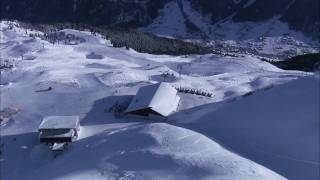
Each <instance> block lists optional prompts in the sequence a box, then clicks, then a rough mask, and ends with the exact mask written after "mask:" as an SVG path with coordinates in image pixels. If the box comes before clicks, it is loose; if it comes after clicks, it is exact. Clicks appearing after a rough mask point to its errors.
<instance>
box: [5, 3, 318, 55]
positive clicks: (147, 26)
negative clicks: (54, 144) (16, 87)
mask: <svg viewBox="0 0 320 180" xmlns="http://www.w3.org/2000/svg"><path fill="white" fill-rule="evenodd" d="M1 3H2V4H1V12H3V13H2V17H1V18H3V19H14V20H16V19H17V20H21V21H27V22H34V23H65V22H73V23H78V24H79V23H85V24H91V25H104V26H107V27H110V26H112V27H114V26H116V27H119V26H120V27H126V28H128V27H131V28H137V29H139V30H141V31H144V32H151V33H154V34H156V35H159V36H166V37H172V38H181V39H188V40H191V41H200V42H202V43H203V42H205V43H206V45H208V46H211V47H213V48H214V49H215V50H216V51H221V50H222V51H224V52H230V51H236V52H242V53H252V54H259V55H261V56H267V57H272V58H286V57H291V56H295V55H300V54H306V53H315V52H318V51H319V47H320V44H319V24H320V23H319V22H320V21H319V2H318V0H281V1H279V0H259V1H256V0H200V1H192V0H159V1H158V0H157V1H153V0H117V1H115V0H103V1H101V0H93V1H92V0H49V1H47V0H46V1H44V0H42V1H38V0H19V1H12V0H2V1H1ZM301 7H303V8H301ZM297 12H299V13H297Z"/></svg>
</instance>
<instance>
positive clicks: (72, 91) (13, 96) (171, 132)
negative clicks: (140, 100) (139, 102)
mask: <svg viewBox="0 0 320 180" xmlns="http://www.w3.org/2000/svg"><path fill="white" fill-rule="evenodd" d="M63 31H64V32H66V33H67V34H73V35H75V36H77V37H79V38H80V39H82V41H79V42H77V43H79V44H77V43H75V44H74V43H72V44H74V45H70V44H69V43H64V42H63V41H61V42H59V43H56V44H50V43H48V42H46V41H43V40H40V39H38V38H31V37H29V36H28V35H27V34H29V33H30V31H29V30H25V29H22V28H19V27H14V28H13V29H10V28H9V27H8V22H1V34H0V37H1V42H0V43H1V61H8V62H10V63H12V64H13V65H14V68H12V69H5V70H4V69H2V70H1V82H0V91H1V94H0V96H1V104H0V105H1V106H0V110H1V113H3V111H4V110H5V109H6V108H14V109H17V110H18V111H14V112H15V113H14V114H11V115H10V116H9V119H10V120H9V121H6V123H1V143H2V144H1V160H0V163H1V166H0V167H1V179H5V180H7V179H10V180H12V179H13V180H14V179H17V180H18V179H21V178H22V177H23V179H71V178H84V179H88V178H92V179H106V178H116V179H117V178H118V179H121V178H122V179H152V178H153V179H234V178H238V177H241V179H283V177H282V176H284V175H286V174H281V175H278V174H277V173H275V172H273V171H271V170H269V169H267V168H265V167H263V166H261V165H259V164H257V163H256V162H253V161H251V160H249V159H248V158H243V157H241V156H239V155H237V153H239V152H236V153H232V152H230V151H229V150H227V149H226V148H225V147H222V146H220V145H218V144H217V143H216V142H215V140H214V139H213V138H211V136H208V137H206V136H207V135H206V134H205V133H204V132H201V131H198V132H195V130H187V129H185V128H182V127H177V126H176V125H175V124H162V123H155V122H148V121H145V120H140V119H132V118H129V117H122V118H115V116H114V114H113V113H112V111H110V109H111V110H112V107H113V106H114V105H115V104H118V105H119V104H120V105H124V104H126V103H128V102H129V101H130V99H131V98H132V95H133V94H134V93H136V91H137V89H138V88H140V87H141V86H144V85H146V84H150V83H156V82H161V81H163V80H164V78H163V74H169V76H168V77H167V78H166V81H167V82H170V83H172V85H173V86H176V87H186V88H197V89H200V90H204V91H208V92H211V93H213V94H214V96H213V97H211V98H208V97H202V96H196V95H191V94H179V96H180V97H181V104H180V107H179V109H180V110H181V111H182V110H185V111H186V112H188V109H190V108H201V107H199V106H201V105H205V104H209V103H215V102H224V101H226V100H233V99H234V98H237V97H238V96H240V95H243V94H246V93H248V92H251V91H256V90H258V89H263V88H266V87H271V86H276V85H278V84H283V83H286V82H288V81H291V80H294V79H298V78H301V77H304V76H306V75H312V74H311V73H302V72H298V71H283V70H280V69H278V68H276V67H274V66H272V65H270V64H268V63H266V62H262V61H260V60H259V59H257V58H256V57H254V56H244V57H220V56H218V55H212V54H208V55H192V56H168V55H161V56H156V55H150V54H141V53H137V52H135V51H133V50H126V49H125V48H113V47H112V45H111V44H110V42H109V41H107V40H105V39H103V38H102V37H101V36H99V35H96V36H94V35H92V34H90V33H89V32H81V31H76V30H70V29H66V30H63ZM33 33H34V32H33ZM92 54H94V55H92ZM28 57H32V58H28ZM97 57H98V58H97ZM49 87H51V88H49ZM212 110H213V109H212ZM185 111H183V112H185ZM204 111H205V112H203V113H207V111H206V108H205V109H204ZM198 113H199V112H192V113H190V116H189V117H190V118H191V117H192V118H198V119H201V118H202V116H201V112H200V114H198ZM1 115H2V114H1ZM48 115H79V116H80V118H81V126H82V127H81V130H80V138H79V140H78V141H76V142H75V143H72V144H71V145H70V146H69V149H68V150H67V151H66V152H65V153H63V154H62V155H60V156H58V157H57V158H53V155H52V154H51V152H50V151H49V150H48V148H47V147H45V146H44V145H39V143H38V139H37V133H36V131H37V127H38V125H39V124H40V122H41V119H42V118H43V117H44V116H48ZM177 116H178V117H180V116H183V115H181V114H177ZM189 117H188V118H189ZM169 120H172V122H174V120H176V117H175V116H173V117H172V119H171V117H170V118H169ZM191 120H193V119H191ZM201 122H202V121H199V124H200V123H201ZM210 132H211V131H210ZM202 133H203V134H202ZM253 133H256V132H253ZM227 142H228V141H226V142H222V141H221V144H228V143H227ZM249 158H252V157H249ZM252 159H253V160H255V161H256V160H257V159H256V158H254V157H253V158H252ZM257 161H258V163H263V162H262V161H259V159H258V160H257ZM264 165H265V163H264ZM271 168H273V167H271ZM273 170H275V168H274V169H273ZM276 170H278V169H276ZM291 170H292V169H288V171H291ZM279 172H280V171H279ZM279 172H278V173H279ZM281 172H282V171H281ZM285 177H286V176H285Z"/></svg>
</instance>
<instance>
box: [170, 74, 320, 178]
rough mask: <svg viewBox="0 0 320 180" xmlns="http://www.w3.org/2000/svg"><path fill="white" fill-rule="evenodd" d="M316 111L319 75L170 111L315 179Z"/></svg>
mask: <svg viewBox="0 0 320 180" xmlns="http://www.w3.org/2000/svg"><path fill="white" fill-rule="evenodd" d="M213 109H217V110H213ZM319 110H320V80H319V77H308V78H302V79H299V80H296V81H293V82H290V83H288V84H285V85H280V86H278V87H274V88H272V89H270V90H267V91H259V92H257V93H255V94H253V95H251V96H247V97H244V98H243V99H238V100H236V101H234V102H230V103H226V104H224V105H223V106H222V107H221V106H220V107H219V105H217V104H211V105H206V106H203V107H202V108H201V109H197V108H195V109H190V110H186V111H185V112H181V113H180V114H179V113H178V114H176V115H175V116H176V118H177V121H179V122H181V123H183V122H185V119H186V118H185V117H189V118H188V119H189V122H187V124H186V125H182V126H183V127H188V128H190V129H192V130H194V131H197V132H200V133H202V134H203V135H206V136H208V137H211V138H213V139H216V140H218V142H221V143H223V145H225V146H227V147H230V149H232V150H234V151H236V152H238V153H240V154H242V155H244V156H245V157H248V158H250V159H253V160H255V161H256V162H259V163H262V164H263V165H265V166H266V167H269V168H271V169H273V170H275V171H276V172H278V173H280V174H283V175H285V177H288V178H289V179H319V140H320V139H319V125H320V123H319V121H320V114H319ZM190 114H192V115H194V118H191V117H192V116H191V117H190ZM195 115H196V116H195ZM178 119H179V120H178Z"/></svg>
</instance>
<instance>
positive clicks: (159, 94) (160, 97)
mask: <svg viewBox="0 0 320 180" xmlns="http://www.w3.org/2000/svg"><path fill="white" fill-rule="evenodd" d="M179 101H180V97H179V96H177V90H176V89H175V88H173V87H172V86H171V85H170V84H169V83H163V82H162V83H157V84H152V85H148V86H144V87H142V88H140V89H139V91H138V92H137V94H136V95H135V97H134V98H133V99H132V101H131V103H130V105H129V107H128V108H127V110H126V112H127V113H130V112H133V111H138V110H142V109H147V108H150V109H152V110H153V111H155V112H157V113H159V114H160V115H162V116H168V115H169V114H170V113H172V112H173V111H175V110H176V109H177V107H178V104H179Z"/></svg>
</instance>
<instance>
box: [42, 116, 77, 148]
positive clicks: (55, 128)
mask: <svg viewBox="0 0 320 180" xmlns="http://www.w3.org/2000/svg"><path fill="white" fill-rule="evenodd" d="M79 130H80V121H79V117H78V116H48V117H45V118H43V120H42V122H41V124H40V126H39V128H38V131H39V139H40V142H42V143H51V144H54V143H68V142H72V141H73V140H75V139H77V137H78V131H79Z"/></svg>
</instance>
